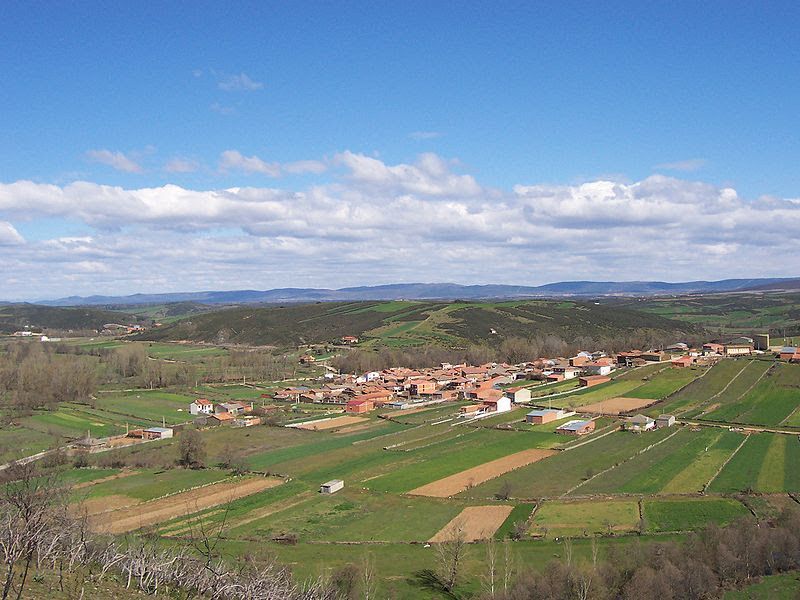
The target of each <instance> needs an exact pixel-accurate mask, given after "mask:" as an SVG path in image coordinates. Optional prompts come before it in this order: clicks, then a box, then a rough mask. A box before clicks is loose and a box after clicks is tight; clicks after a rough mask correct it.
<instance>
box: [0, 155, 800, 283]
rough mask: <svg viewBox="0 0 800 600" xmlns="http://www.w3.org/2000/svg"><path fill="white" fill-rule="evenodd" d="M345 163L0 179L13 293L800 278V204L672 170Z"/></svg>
mask: <svg viewBox="0 0 800 600" xmlns="http://www.w3.org/2000/svg"><path fill="white" fill-rule="evenodd" d="M223 159H224V160H221V162H224V161H227V164H228V165H229V166H228V168H229V169H231V170H233V169H234V168H235V169H237V170H248V169H249V170H250V172H255V173H261V172H263V173H264V174H266V175H269V176H273V177H274V176H277V175H276V174H281V173H283V172H289V167H288V166H287V165H280V164H278V163H269V162H266V161H263V160H262V159H260V158H258V157H255V156H251V157H246V156H243V155H242V154H241V153H239V152H237V151H233V150H231V151H229V153H226V154H224V155H223ZM333 162H334V163H335V164H336V165H337V166H338V168H339V170H340V171H341V170H344V176H340V175H339V176H337V175H336V172H335V173H334V174H332V177H333V178H332V179H331V180H330V181H328V182H323V183H316V184H314V185H310V186H307V187H304V188H300V189H276V188H269V187H238V188H231V189H226V190H190V189H185V188H182V187H180V186H176V185H164V186H161V187H155V188H141V189H123V188H120V187H113V186H104V185H99V184H96V183H91V182H75V183H72V184H69V185H64V186H57V185H51V184H40V183H34V182H30V181H17V182H14V183H9V184H0V240H4V241H5V243H6V244H9V243H10V244H11V245H6V246H4V247H3V249H2V251H0V259H1V260H2V262H3V266H4V276H6V277H7V278H8V279H9V280H12V279H18V280H19V281H20V282H21V283H20V284H19V285H17V286H16V287H15V288H14V290H10V291H8V292H6V294H5V295H7V296H14V297H22V296H25V297H31V294H34V291H33V288H31V287H30V286H32V285H38V284H35V283H31V282H33V281H35V280H41V281H46V282H48V285H47V286H44V285H42V288H41V291H40V292H37V294H38V295H40V296H53V295H56V294H61V295H67V294H69V293H74V292H81V293H96V292H97V293H106V292H114V293H122V292H123V291H124V292H133V291H142V290H144V291H156V290H178V289H203V288H205V289H235V288H241V287H248V288H269V287H280V286H290V285H301V286H326V287H342V286H346V285H357V284H365V285H366V284H375V283H387V282H391V281H404V280H405V281H412V280H413V281H420V280H422V281H425V280H427V281H441V280H450V281H457V282H463V283H480V282H483V283H486V282H509V283H515V282H516V283H544V282H547V281H559V280H564V279H594V280H609V279H617V280H619V279H665V280H672V281H675V280H680V279H721V278H725V277H737V276H748V277H751V276H753V277H755V276H781V275H783V276H792V275H800V273H797V272H791V271H787V269H793V268H796V266H794V265H793V264H789V263H787V262H786V261H781V260H776V257H777V256H794V255H796V254H797V253H798V252H800V202H797V201H796V200H791V199H789V200H784V199H780V198H774V197H764V198H759V199H755V200H747V199H744V198H742V197H741V196H739V195H738V194H737V193H736V191H735V190H733V189H731V188H726V187H719V186H715V185H712V184H708V183H704V182H699V181H686V180H681V179H676V178H672V177H666V176H663V175H656V176H652V177H649V178H646V179H644V180H642V181H638V182H633V183H624V182H612V181H603V180H598V181H593V182H585V183H581V184H578V185H519V186H516V187H514V188H513V189H512V190H494V189H487V188H485V187H482V186H480V185H479V184H478V183H477V182H476V181H475V179H474V178H473V177H471V176H469V175H467V174H462V173H455V172H454V171H453V169H454V168H455V167H454V163H453V162H452V161H449V160H445V159H442V158H441V157H438V156H436V155H423V156H421V157H419V158H418V159H417V160H416V161H414V162H413V163H411V164H386V163H384V162H382V161H380V160H377V159H375V158H371V157H366V156H364V155H360V154H354V153H351V152H345V153H342V154H339V155H337V156H336V157H335V158H334V161H333ZM292 164H295V163H292ZM310 168H311V165H305V164H304V165H303V167H302V169H309V170H310ZM314 168H317V167H316V166H314ZM302 169H301V170H302ZM311 172H313V171H311ZM40 218H49V219H54V218H55V219H59V218H61V219H68V220H70V221H72V222H75V221H79V222H83V223H84V224H85V225H86V227H87V228H88V229H89V230H90V231H91V234H89V235H82V236H72V237H61V238H55V239H51V240H46V241H28V242H26V243H22V242H23V240H22V238H21V236H19V234H17V233H16V230H15V229H14V228H13V226H12V225H11V223H14V222H15V221H17V220H26V221H35V220H36V219H40ZM3 224H5V225H3ZM30 226H32V224H31V225H29V227H30ZM165 230H169V232H170V233H169V234H167V233H165ZM764 231H773V232H780V235H760V234H759V233H758V232H764ZM0 243H1V242H0ZM54 273H57V274H58V276H57V277H54V276H53V274H54ZM242 282H246V286H245V285H244V284H243V283H242ZM9 289H10V288H9ZM34 295H36V294H34Z"/></svg>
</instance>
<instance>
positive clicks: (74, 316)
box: [0, 304, 136, 333]
mask: <svg viewBox="0 0 800 600" xmlns="http://www.w3.org/2000/svg"><path fill="white" fill-rule="evenodd" d="M120 322H124V323H128V322H133V323H135V322H136V318H135V317H132V316H131V315H127V314H120V313H119V312H112V311H109V310H100V309H97V308H85V307H81V308H60V307H55V306H41V305H38V304H7V305H2V306H0V333H12V332H14V331H18V330H20V329H23V328H24V327H30V328H31V329H33V330H35V331H39V330H42V329H56V330H70V329H71V330H86V329H102V327H103V325H104V324H105V323H120Z"/></svg>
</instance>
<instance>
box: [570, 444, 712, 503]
mask: <svg viewBox="0 0 800 600" xmlns="http://www.w3.org/2000/svg"><path fill="white" fill-rule="evenodd" d="M673 433H674V435H672V436H671V437H669V438H666V439H665V440H664V441H663V442H662V443H660V444H658V445H657V446H654V447H653V448H651V449H650V450H648V451H647V452H643V453H641V454H638V455H636V456H634V457H633V458H631V460H628V461H626V462H624V463H622V464H620V465H619V466H618V467H616V468H614V469H611V470H610V471H608V472H607V473H604V474H603V475H600V476H599V477H596V478H595V479H593V480H592V481H590V482H589V483H587V484H586V485H584V486H582V487H580V488H579V489H578V490H576V491H575V493H576V494H592V493H602V494H607V493H615V492H623V493H636V494H655V493H658V492H660V491H661V490H662V489H663V488H664V487H665V486H666V485H667V484H668V483H669V482H670V481H671V480H672V479H674V478H675V477H676V476H677V475H678V474H679V473H680V472H681V471H683V470H684V469H685V468H686V465H688V464H691V462H692V460H693V459H694V458H695V457H696V456H697V455H699V454H701V453H703V450H704V448H706V447H708V446H710V445H712V444H713V443H714V442H716V441H717V440H718V439H719V438H720V437H722V435H723V432H722V431H714V430H711V429H704V430H701V431H699V432H693V431H690V430H689V429H681V430H675V431H674V432H673ZM628 435H640V436H641V437H643V438H646V437H649V435H650V434H648V433H644V434H633V433H629V434H628ZM692 491H699V490H692Z"/></svg>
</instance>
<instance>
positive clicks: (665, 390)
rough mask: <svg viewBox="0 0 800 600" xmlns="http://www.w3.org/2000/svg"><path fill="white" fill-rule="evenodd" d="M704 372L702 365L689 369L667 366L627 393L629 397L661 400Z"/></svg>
mask: <svg viewBox="0 0 800 600" xmlns="http://www.w3.org/2000/svg"><path fill="white" fill-rule="evenodd" d="M702 372H703V371H702V370H701V369H700V367H691V368H688V369H676V368H673V367H667V368H666V369H664V370H663V371H659V372H658V373H656V374H654V375H652V376H651V377H650V379H649V381H647V382H645V383H643V384H642V385H640V386H639V387H637V388H635V389H633V390H631V391H630V392H627V393H626V394H625V395H626V396H628V397H629V398H649V399H652V400H660V399H661V398H665V397H667V396H669V395H670V394H673V393H675V392H676V391H677V390H679V389H680V388H682V387H683V386H685V385H686V384H688V383H689V382H690V381H692V380H694V379H695V378H697V377H698V376H699V375H700V374H701V373H702Z"/></svg>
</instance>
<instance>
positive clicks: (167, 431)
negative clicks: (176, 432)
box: [142, 427, 173, 440]
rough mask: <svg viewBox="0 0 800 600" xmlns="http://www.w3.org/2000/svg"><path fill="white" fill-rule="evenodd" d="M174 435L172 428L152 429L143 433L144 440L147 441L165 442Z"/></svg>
mask: <svg viewBox="0 0 800 600" xmlns="http://www.w3.org/2000/svg"><path fill="white" fill-rule="evenodd" d="M172 435H173V432H172V427H151V428H150V429H145V430H144V431H143V432H142V439H145V440H165V439H167V438H171V437H172Z"/></svg>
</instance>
